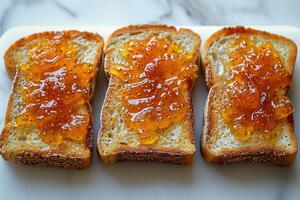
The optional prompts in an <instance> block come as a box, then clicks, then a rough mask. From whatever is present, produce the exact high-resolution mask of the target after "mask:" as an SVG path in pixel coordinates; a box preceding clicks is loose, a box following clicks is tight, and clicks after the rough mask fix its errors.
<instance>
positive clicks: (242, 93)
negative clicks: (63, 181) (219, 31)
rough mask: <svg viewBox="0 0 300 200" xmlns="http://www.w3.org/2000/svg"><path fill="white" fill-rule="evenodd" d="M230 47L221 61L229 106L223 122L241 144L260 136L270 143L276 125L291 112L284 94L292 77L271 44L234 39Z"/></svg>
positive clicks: (247, 38)
mask: <svg viewBox="0 0 300 200" xmlns="http://www.w3.org/2000/svg"><path fill="white" fill-rule="evenodd" d="M234 37H235V38H234V40H233V41H231V42H230V43H229V48H228V49H227V54H228V57H227V58H226V59H224V60H223V65H224V66H226V67H227V72H226V73H225V76H224V77H223V78H224V80H225V83H226V84H225V85H226V91H227V93H228V94H229V97H230V98H229V99H230V100H229V106H228V107H227V108H226V109H225V110H224V112H223V118H224V120H225V121H226V122H227V124H229V127H230V129H231V130H232V132H233V133H234V135H235V137H236V138H237V139H239V140H241V141H247V140H249V139H250V137H251V135H253V133H259V134H260V135H261V136H263V137H264V138H265V139H267V140H269V139H271V138H274V137H276V133H277V132H278V131H274V128H275V127H276V125H277V124H278V123H279V122H280V121H281V120H283V119H286V117H287V116H288V115H290V114H291V113H292V112H293V106H292V104H291V102H290V100H289V99H288V98H287V97H286V96H285V90H286V88H288V87H289V86H290V84H291V76H290V75H289V74H288V73H287V72H286V70H285V68H284V60H283V59H284V58H282V57H281V55H280V54H279V52H278V51H277V50H276V49H275V48H274V46H273V45H272V43H271V42H270V41H266V42H258V41H257V39H256V38H254V37H253V38H250V37H249V36H244V35H242V34H241V35H236V36H234Z"/></svg>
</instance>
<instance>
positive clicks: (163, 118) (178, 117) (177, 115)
mask: <svg viewBox="0 0 300 200" xmlns="http://www.w3.org/2000/svg"><path fill="white" fill-rule="evenodd" d="M119 53H120V54H121V55H122V57H123V58H124V59H125V61H126V62H125V63H126V64H122V65H120V64H115V65H114V66H113V67H112V68H111V70H110V73H111V74H113V75H115V76H117V77H119V78H120V79H121V81H122V82H123V87H122V90H121V96H122V101H123V104H124V106H125V108H126V114H125V123H126V126H127V127H129V128H131V129H132V130H133V131H134V132H135V133H136V134H137V135H138V138H139V141H140V142H141V143H142V144H153V143H154V142H156V141H157V140H158V138H159V131H160V130H162V129H165V128H168V127H170V125H172V124H175V123H176V122H180V121H182V119H184V118H186V117H187V113H188V112H189V101H190V100H189V98H190V97H189V95H190V94H189V93H190V89H191V85H192V81H193V80H194V79H195V78H196V77H197V70H198V67H197V65H196V64H195V63H196V60H197V58H196V56H193V55H192V54H191V53H189V52H187V51H186V50H185V49H184V48H183V47H182V46H180V45H179V44H177V43H176V42H175V41H174V39H173V40H172V38H170V37H166V36H160V35H157V34H151V35H150V36H149V37H147V38H145V39H142V40H129V41H127V42H125V43H124V44H123V48H121V50H120V52H119Z"/></svg>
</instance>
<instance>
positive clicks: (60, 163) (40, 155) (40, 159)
mask: <svg viewBox="0 0 300 200" xmlns="http://www.w3.org/2000/svg"><path fill="white" fill-rule="evenodd" d="M56 32H63V33H64V34H70V36H71V37H76V36H79V35H80V36H83V37H92V38H93V40H96V41H97V42H98V47H97V52H96V56H95V59H94V64H95V65H96V66H97V73H96V76H95V77H93V79H92V80H91V84H90V87H91V88H90V89H91V95H90V101H89V102H87V107H88V112H89V116H90V124H89V126H88V129H89V130H88V132H89V133H90V134H88V135H87V138H86V147H87V148H88V149H89V152H90V153H89V156H88V157H75V156H73V155H69V154H66V153H64V152H63V151H61V150H58V151H56V152H54V151H48V152H40V151H23V152H12V153H11V154H8V153H7V152H4V151H3V148H2V142H4V141H5V139H6V137H7V134H8V128H9V126H10V110H11V108H12V103H13V94H14V93H15V92H16V90H17V88H16V86H17V81H18V79H19V72H18V69H16V67H15V66H16V65H17V63H16V62H15V61H14V59H11V58H12V56H13V53H14V51H15V50H16V49H18V48H19V47H22V46H24V45H25V44H26V43H27V42H29V41H32V40H34V39H36V38H40V37H44V36H45V35H49V34H53V33H56ZM103 46H104V40H103V38H102V37H101V36H100V35H99V34H96V33H90V32H85V31H84V32H80V31H77V30H67V31H48V32H41V33H34V34H31V35H29V36H26V37H23V38H21V39H19V40H18V41H16V42H15V43H13V44H12V45H11V46H10V47H9V48H8V49H7V51H6V52H5V54H4V62H5V65H6V70H7V73H8V75H9V76H10V78H12V79H13V83H12V85H13V87H12V92H11V94H10V97H9V101H8V105H7V110H6V114H5V126H4V128H3V130H2V132H1V135H0V143H1V144H0V154H1V155H2V157H3V158H4V159H5V160H12V161H14V162H16V163H19V164H25V165H39V166H45V167H46V166H49V167H50V166H51V167H61V168H73V169H85V168H88V167H90V165H91V163H92V152H93V150H92V145H93V124H92V116H91V113H92V108H91V104H90V102H91V101H92V97H93V95H94V89H95V84H96V79H97V75H98V72H99V68H100V65H101V57H102V52H103ZM15 74H16V75H15Z"/></svg>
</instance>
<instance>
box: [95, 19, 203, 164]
mask: <svg viewBox="0 0 300 200" xmlns="http://www.w3.org/2000/svg"><path fill="white" fill-rule="evenodd" d="M152 30H159V31H168V32H174V33H191V34H193V36H194V37H195V41H196V42H195V45H194V48H193V50H192V51H193V56H194V58H195V64H198V58H199V47H200V42H201V39H200V36H199V35H197V34H196V33H194V32H192V31H191V30H189V29H184V28H182V29H179V30H178V31H177V30H176V28H175V27H173V26H166V25H147V24H146V25H131V26H127V27H123V28H120V29H118V30H116V31H115V32H113V33H112V34H111V35H110V37H109V39H108V41H107V42H106V46H105V50H104V51H105V62H104V69H105V72H106V75H107V77H110V75H109V68H110V66H112V63H111V61H110V59H109V58H110V57H111V56H112V53H113V52H112V51H109V50H108V47H109V44H110V43H111V41H112V40H113V38H114V37H116V36H120V35H123V34H129V35H133V34H137V33H141V32H144V31H152ZM119 84H121V83H120V81H119V80H118V78H117V77H110V78H109V86H108V90H107V92H106V96H105V100H104V105H103V107H102V110H101V129H100V131H99V134H98V139H97V147H98V153H99V156H100V158H101V160H102V162H103V163H114V162H118V161H155V162H164V163H174V164H191V163H192V161H193V157H194V153H195V152H193V153H188V152H184V151H178V149H174V150H171V149H170V150H163V149H159V148H155V147H151V146H149V145H139V147H138V148H130V147H125V148H122V147H120V148H118V150H116V151H114V152H113V153H111V154H109V155H105V154H104V153H103V152H102V150H101V132H103V131H105V130H106V129H107V128H108V127H106V126H105V124H107V123H106V121H108V120H110V119H109V118H108V116H110V113H109V105H111V104H112V103H113V101H114V98H115V97H114V96H115V93H113V91H116V87H118V85H119ZM192 86H193V82H191V83H190V91H189V92H190V93H191V89H192ZM188 101H189V105H190V107H189V111H188V114H187V119H186V122H187V123H186V124H188V125H186V126H187V129H188V130H189V132H190V133H191V134H189V140H190V141H191V142H192V143H193V145H194V133H193V107H192V98H191V97H189V99H188Z"/></svg>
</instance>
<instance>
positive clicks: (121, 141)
mask: <svg viewBox="0 0 300 200" xmlns="http://www.w3.org/2000/svg"><path fill="white" fill-rule="evenodd" d="M153 33H155V34H158V35H159V37H170V38H172V40H173V41H176V42H177V43H178V44H179V45H180V46H181V47H182V48H183V49H184V50H185V51H187V52H189V53H190V54H191V55H192V56H193V58H195V59H194V60H195V63H194V64H196V62H197V60H198V51H199V45H200V37H199V36H198V35H197V34H195V33H193V32H192V31H191V30H188V29H179V30H176V28H175V27H170V26H164V25H137V26H128V27H124V28H121V29H119V30H117V31H115V32H114V33H112V34H111V36H110V37H109V39H108V41H107V43H106V47H105V61H104V68H105V72H106V74H107V76H108V77H109V86H108V90H107V93H106V97H105V100H104V104H103V107H102V111H101V129H100V131H99V135H98V140H97V145H98V152H99V155H100V157H101V160H102V161H103V162H104V163H114V162H117V161H158V162H166V163H176V164H190V163H191V162H192V160H193V155H194V152H195V145H194V136H193V110H192V99H191V88H192V84H193V83H192V82H191V83H190V84H191V85H190V89H189V90H188V91H186V98H187V99H188V113H187V116H186V117H185V118H184V120H181V121H180V122H179V123H175V124H172V125H171V126H170V127H167V128H165V129H160V130H159V139H158V140H157V141H156V142H155V143H153V144H142V143H140V141H139V139H138V136H137V134H135V133H134V132H133V130H131V129H130V128H128V127H127V126H126V124H125V122H124V115H125V112H126V111H125V107H124V105H123V103H122V97H121V95H120V91H121V88H122V84H123V83H122V81H121V80H120V78H119V77H117V76H115V75H113V74H111V73H110V68H111V67H112V66H113V63H114V62H118V63H122V62H124V60H123V58H122V56H120V55H119V49H120V48H121V47H122V45H123V44H124V42H126V41H128V40H143V39H144V38H147V37H148V36H149V35H151V34H153Z"/></svg>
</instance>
